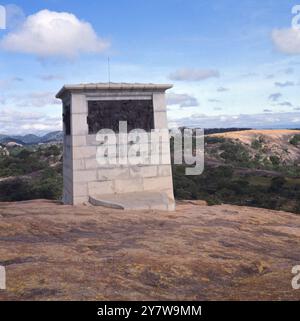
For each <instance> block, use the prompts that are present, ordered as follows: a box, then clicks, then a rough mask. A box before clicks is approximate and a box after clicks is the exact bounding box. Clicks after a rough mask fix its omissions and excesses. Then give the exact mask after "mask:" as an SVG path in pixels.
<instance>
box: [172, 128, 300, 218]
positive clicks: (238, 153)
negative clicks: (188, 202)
mask: <svg viewBox="0 0 300 321" xmlns="http://www.w3.org/2000/svg"><path fill="white" fill-rule="evenodd" d="M299 134H300V131H292V130H261V131H258V130H249V131H242V132H230V133H222V134H212V135H207V136H206V137H205V171H204V173H203V174H202V175H201V176H185V175H184V167H183V166H173V175H174V184H175V196H176V198H178V199H204V200H206V201H208V203H209V204H221V203H229V204H236V205H247V206H256V207H264V208H269V209H277V210H286V211H292V212H295V213H300V166H299V164H300V139H299V137H300V135H299Z"/></svg>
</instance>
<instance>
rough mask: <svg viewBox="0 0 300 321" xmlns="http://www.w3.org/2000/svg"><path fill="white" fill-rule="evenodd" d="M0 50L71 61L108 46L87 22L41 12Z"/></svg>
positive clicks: (68, 15)
mask: <svg viewBox="0 0 300 321" xmlns="http://www.w3.org/2000/svg"><path fill="white" fill-rule="evenodd" d="M0 46H1V48H3V49H5V50H8V51H13V52H21V53H27V54H34V55H37V56H38V57H41V58H45V57H50V56H58V57H67V58H73V57H76V56H78V55H79V54H80V53H99V52H102V51H103V50H105V49H106V48H107V47H108V46H109V43H108V42H107V41H105V40H103V39H102V38H100V37H99V36H98V35H97V33H96V32H95V30H94V29H93V27H92V26H91V24H90V23H88V22H85V21H82V20H79V19H78V18H77V17H76V16H75V15H74V14H71V13H67V12H55V11H49V10H42V11H39V12H37V13H36V14H33V15H30V16H28V17H27V18H26V20H25V21H24V22H23V23H22V25H21V26H20V27H18V28H17V29H16V30H14V31H11V32H9V33H8V34H7V35H6V36H4V38H3V39H2V40H1V42H0Z"/></svg>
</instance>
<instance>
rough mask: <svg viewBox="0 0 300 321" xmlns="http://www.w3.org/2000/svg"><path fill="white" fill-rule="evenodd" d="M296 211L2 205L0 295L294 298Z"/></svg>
mask: <svg viewBox="0 0 300 321" xmlns="http://www.w3.org/2000/svg"><path fill="white" fill-rule="evenodd" d="M297 264H300V217H299V216H297V215H295V214H290V213H285V212H275V211H269V210H264V209H257V208H247V207H237V206H229V205H221V206H211V207H208V206H205V205H204V206H203V204H202V203H197V202H184V203H181V204H179V205H178V206H177V211H176V212H174V213H168V212H156V211H155V212H153V211H143V212H139V211H128V212H126V211H119V210H113V209H105V208H101V207H97V208H95V207H89V206H81V207H72V206H63V205H59V204H58V203H55V202H48V201H30V202H20V203H0V265H4V266H6V273H7V290H6V291H3V290H1V291H0V300H9V299H10V300H45V299H47V300H48V299H49V300H60V299H63V300H70V299H73V300H119V299H120V300H121V299H123V300H124V299H125V300H153V299H155V300H177V299H178V300H257V299H258V300H267V299H270V300H281V299H287V300H299V299H300V290H293V289H292V287H291V279H292V277H293V275H292V273H291V269H292V267H293V266H294V265H297Z"/></svg>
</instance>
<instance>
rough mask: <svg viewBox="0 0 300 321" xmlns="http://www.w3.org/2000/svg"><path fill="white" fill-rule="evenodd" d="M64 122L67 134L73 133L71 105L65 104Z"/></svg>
mask: <svg viewBox="0 0 300 321" xmlns="http://www.w3.org/2000/svg"><path fill="white" fill-rule="evenodd" d="M63 122H64V128H65V134H66V135H71V111H70V105H64V106H63Z"/></svg>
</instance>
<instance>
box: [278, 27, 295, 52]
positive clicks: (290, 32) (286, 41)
mask: <svg viewBox="0 0 300 321" xmlns="http://www.w3.org/2000/svg"><path fill="white" fill-rule="evenodd" d="M272 40H273V43H274V44H275V46H276V48H277V49H278V50H279V51H281V52H283V53H286V54H290V55H299V54H300V30H299V29H293V28H286V29H275V30H273V32H272Z"/></svg>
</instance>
